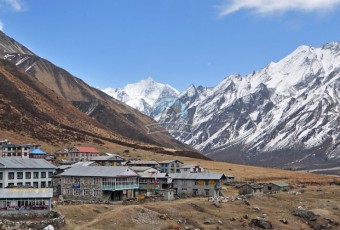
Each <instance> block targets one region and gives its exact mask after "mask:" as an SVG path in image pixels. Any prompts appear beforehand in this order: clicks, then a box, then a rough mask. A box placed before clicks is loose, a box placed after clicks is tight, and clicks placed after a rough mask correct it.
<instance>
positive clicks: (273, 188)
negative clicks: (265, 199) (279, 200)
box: [263, 182, 290, 193]
mask: <svg viewBox="0 0 340 230" xmlns="http://www.w3.org/2000/svg"><path fill="white" fill-rule="evenodd" d="M288 190H290V185H289V184H287V183H285V182H271V183H269V184H266V185H265V186H264V188H263V192H264V193H272V192H280V191H288Z"/></svg>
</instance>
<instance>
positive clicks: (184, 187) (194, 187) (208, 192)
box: [169, 172, 225, 196]
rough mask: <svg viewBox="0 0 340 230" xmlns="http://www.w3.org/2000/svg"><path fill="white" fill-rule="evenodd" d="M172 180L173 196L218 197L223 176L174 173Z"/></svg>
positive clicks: (210, 173) (204, 173)
mask: <svg viewBox="0 0 340 230" xmlns="http://www.w3.org/2000/svg"><path fill="white" fill-rule="evenodd" d="M169 176H170V177H171V178H172V183H173V188H174V190H175V194H176V195H179V196H182V195H184V196H219V195H220V191H221V186H222V181H223V180H224V179H225V175H224V174H222V173H213V172H202V173H187V172H185V173H174V174H170V175H169Z"/></svg>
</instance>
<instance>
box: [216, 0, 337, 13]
mask: <svg viewBox="0 0 340 230" xmlns="http://www.w3.org/2000/svg"><path fill="white" fill-rule="evenodd" d="M339 5H340V0H227V1H226V3H225V4H224V5H223V6H221V9H220V12H219V16H225V15H228V14H232V13H234V12H237V11H239V10H243V9H247V10H250V11H254V12H255V13H257V14H262V15H266V14H273V13H277V12H287V11H305V12H311V11H327V10H331V9H333V8H334V7H336V6H339Z"/></svg>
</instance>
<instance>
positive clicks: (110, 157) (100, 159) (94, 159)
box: [91, 154, 124, 161]
mask: <svg viewBox="0 0 340 230" xmlns="http://www.w3.org/2000/svg"><path fill="white" fill-rule="evenodd" d="M117 158H118V159H117ZM109 160H112V161H113V160H124V158H123V157H121V156H119V155H118V154H112V155H111V156H98V157H93V158H92V159H91V161H109Z"/></svg>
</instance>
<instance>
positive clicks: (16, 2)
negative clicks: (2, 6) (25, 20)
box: [3, 0, 24, 12]
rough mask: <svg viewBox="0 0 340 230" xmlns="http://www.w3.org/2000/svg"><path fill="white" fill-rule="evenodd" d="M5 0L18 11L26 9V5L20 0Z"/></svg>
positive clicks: (4, 0)
mask: <svg viewBox="0 0 340 230" xmlns="http://www.w3.org/2000/svg"><path fill="white" fill-rule="evenodd" d="M3 2H4V3H6V5H7V6H9V7H10V8H11V9H12V10H14V11H16V12H20V11H24V5H23V3H22V2H21V1H20V0H3Z"/></svg>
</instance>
